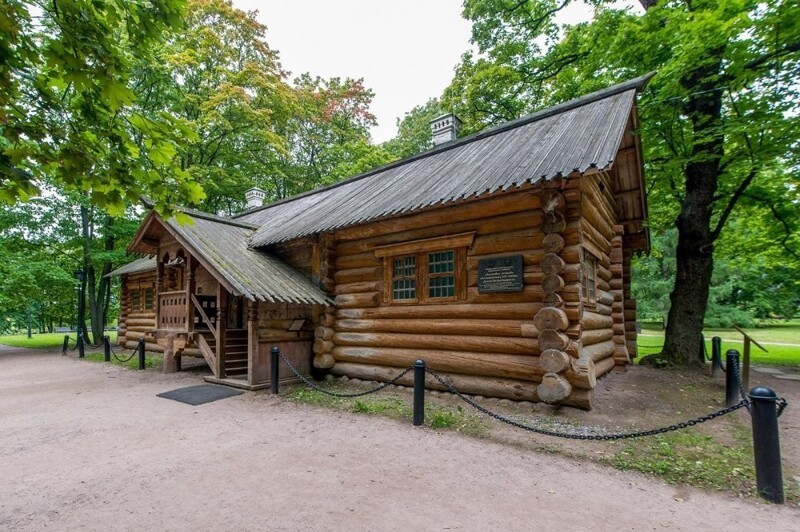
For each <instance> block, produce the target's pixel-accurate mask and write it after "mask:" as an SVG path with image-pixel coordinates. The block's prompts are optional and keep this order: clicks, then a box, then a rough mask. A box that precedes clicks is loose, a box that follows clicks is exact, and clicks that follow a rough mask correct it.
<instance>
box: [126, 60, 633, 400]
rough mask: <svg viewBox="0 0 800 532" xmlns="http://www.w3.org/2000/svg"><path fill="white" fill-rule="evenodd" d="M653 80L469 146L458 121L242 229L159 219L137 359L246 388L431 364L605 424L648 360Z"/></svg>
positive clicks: (134, 313) (220, 222) (139, 246)
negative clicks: (612, 401) (643, 116)
mask: <svg viewBox="0 0 800 532" xmlns="http://www.w3.org/2000/svg"><path fill="white" fill-rule="evenodd" d="M647 79H648V77H647V76H645V77H642V78H638V79H634V80H631V81H629V82H626V83H622V84H619V85H615V86H612V87H608V88H606V89H604V90H601V91H599V92H595V93H592V94H588V95H586V96H583V97H581V98H578V99H575V100H572V101H569V102H566V103H563V104H560V105H557V106H555V107H552V108H549V109H545V110H543V111H540V112H537V113H535V114H532V115H529V116H526V117H523V118H521V119H518V120H515V121H512V122H509V123H506V124H502V125H500V126H497V127H494V128H491V129H488V130H485V131H482V132H480V133H478V134H474V135H470V136H466V137H464V138H457V133H458V127H459V122H458V119H457V118H456V117H455V116H454V115H452V114H451V115H445V116H443V117H440V118H439V119H436V120H434V121H433V122H432V129H433V135H434V142H435V146H434V147H433V148H432V149H430V150H428V151H426V152H423V153H421V154H418V155H415V156H412V157H409V158H406V159H404V160H401V161H398V162H395V163H393V164H389V165H387V166H385V167H382V168H379V169H377V170H374V171H371V172H368V173H365V174H363V175H359V176H356V177H354V178H352V179H349V180H346V181H342V182H340V183H337V184H334V185H331V186H328V187H325V188H320V189H317V190H313V191H311V192H307V193H304V194H300V195H298V196H295V197H291V198H288V199H284V200H281V201H278V202H275V203H272V204H268V205H263V206H262V205H260V200H261V199H262V198H263V197H264V193H263V192H262V191H259V190H257V189H254V190H252V191H251V192H250V193H248V202H249V207H250V208H249V209H248V210H247V211H245V212H243V213H241V214H238V215H236V216H233V217H220V216H216V215H213V214H208V213H202V212H197V211H193V210H189V209H185V210H183V212H184V213H185V214H186V215H187V216H188V217H190V218H191V220H192V223H190V224H184V225H182V224H180V223H178V222H177V221H176V220H175V219H174V218H172V219H164V218H162V217H161V216H159V215H158V214H156V213H155V212H154V211H153V212H150V214H149V215H148V216H147V217H146V218H145V220H144V221H143V223H142V225H141V227H140V228H139V230H138V232H137V234H136V236H135V238H134V240H133V242H132V243H131V245H130V247H129V250H130V251H131V252H134V253H138V254H143V255H147V256H149V257H150V258H142V259H139V260H136V261H134V262H132V263H130V264H128V265H126V266H124V267H122V268H120V269H119V270H117V271H116V272H114V273H113V274H114V275H120V276H121V277H122V288H121V292H122V293H121V302H122V304H121V310H120V330H119V342H120V344H121V345H124V346H126V347H129V348H130V347H134V346H135V345H136V343H137V342H138V341H139V340H140V339H142V338H143V339H144V340H145V342H146V344H147V347H148V349H152V350H156V351H162V352H164V355H165V369H166V370H167V371H174V370H177V369H179V367H180V357H181V356H197V357H203V358H204V359H205V360H206V361H207V362H208V365H209V367H210V368H211V371H212V372H213V376H210V377H208V378H207V379H208V380H210V381H212V382H217V383H222V384H229V385H233V386H239V387H244V388H248V389H259V388H261V387H266V386H268V385H269V382H270V379H271V378H272V376H271V375H270V368H269V351H270V348H271V347H273V346H278V347H279V348H280V349H281V351H282V352H283V353H284V354H285V355H286V356H287V358H288V359H289V360H290V361H291V363H292V364H293V365H295V367H296V368H298V370H300V371H301V372H304V373H309V372H311V371H312V369H316V370H319V371H325V372H330V373H332V374H334V375H344V376H349V377H351V378H358V379H365V380H370V381H387V380H389V379H391V378H393V377H394V376H396V375H397V374H398V373H399V372H400V371H401V370H402V369H404V368H406V367H408V366H409V365H411V364H413V363H414V361H415V360H417V359H423V360H425V361H426V363H427V364H428V365H429V366H430V367H431V368H433V369H434V370H436V371H437V372H438V373H439V374H440V375H442V376H443V377H444V378H445V379H447V381H448V382H449V383H450V384H451V385H452V386H454V387H455V388H457V389H459V390H460V391H462V392H464V393H467V394H476V395H482V396H491V397H501V398H509V399H513V400H527V401H544V402H548V403H557V404H565V405H571V406H577V407H580V408H585V409H589V408H591V405H592V395H593V390H594V388H595V386H596V383H597V379H598V378H600V377H602V376H603V375H604V374H606V373H608V372H609V371H612V370H613V369H614V368H623V367H624V366H625V365H627V364H629V363H630V362H631V360H632V359H633V358H634V357H636V354H637V353H636V303H635V301H634V300H633V299H632V297H631V291H630V286H631V257H632V256H633V254H634V253H639V252H646V251H648V248H649V234H648V230H647V226H646V224H645V220H646V217H647V205H646V199H645V188H644V182H643V163H642V151H641V143H640V139H639V137H638V136H637V134H636V132H637V128H638V114H637V109H636V97H637V94H638V92H639V91H641V89H642V88H643V86H644V84H645V83H646V81H647ZM290 377H291V375H290V373H289V372H288V370H287V368H285V367H282V369H281V371H280V374H279V375H277V376H276V378H278V379H279V380H282V379H288V378H290ZM407 377H408V379H407V380H406V381H401V384H402V383H406V384H408V383H410V379H411V376H410V375H407ZM427 385H428V386H429V387H430V388H434V389H437V388H438V389H441V385H440V384H439V383H438V382H436V381H433V380H429V381H428V383H427Z"/></svg>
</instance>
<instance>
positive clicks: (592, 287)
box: [582, 253, 597, 303]
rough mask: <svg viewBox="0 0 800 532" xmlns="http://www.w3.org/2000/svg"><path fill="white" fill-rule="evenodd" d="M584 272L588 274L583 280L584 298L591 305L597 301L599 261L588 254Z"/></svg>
mask: <svg viewBox="0 0 800 532" xmlns="http://www.w3.org/2000/svg"><path fill="white" fill-rule="evenodd" d="M583 263H584V266H585V268H584V270H585V272H586V274H585V276H584V279H583V289H582V292H583V294H582V295H583V298H584V299H585V300H587V301H589V302H590V303H593V302H595V301H596V300H597V259H595V258H594V256H593V255H589V254H588V253H587V254H585V255H584V260H583Z"/></svg>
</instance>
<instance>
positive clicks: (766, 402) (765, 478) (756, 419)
mask: <svg viewBox="0 0 800 532" xmlns="http://www.w3.org/2000/svg"><path fill="white" fill-rule="evenodd" d="M750 399H751V401H752V411H751V414H752V417H753V454H754V455H755V462H756V488H757V490H758V494H759V495H760V496H761V498H763V499H765V500H768V501H769V502H774V503H777V504H783V474H782V473H781V445H780V441H779V438H778V411H777V408H776V406H777V405H776V401H777V399H778V396H777V395H776V394H775V392H774V391H773V390H771V389H770V388H767V387H766V386H756V387H755V388H753V389H752V390H750Z"/></svg>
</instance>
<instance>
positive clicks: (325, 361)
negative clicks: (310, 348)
mask: <svg viewBox="0 0 800 532" xmlns="http://www.w3.org/2000/svg"><path fill="white" fill-rule="evenodd" d="M334 364H336V359H335V358H333V355H331V354H330V353H322V354H318V355H316V356H315V357H314V367H316V368H319V369H330V368H332V367H333V366H334Z"/></svg>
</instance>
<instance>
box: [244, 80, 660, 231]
mask: <svg viewBox="0 0 800 532" xmlns="http://www.w3.org/2000/svg"><path fill="white" fill-rule="evenodd" d="M654 75H655V72H650V73H648V74H645V75H644V76H639V77H638V78H634V79H632V80H628V81H625V82H622V83H618V84H616V85H612V86H610V87H606V88H605V89H601V90H599V91H595V92H592V93H589V94H585V95H583V96H579V97H578V98H573V99H572V100H568V101H566V102H563V103H560V104H556V105H553V106H551V107H546V108H544V109H541V110H539V111H536V112H534V113H531V114H529V115H526V116H523V117H520V118H517V119H515V120H511V121H509V122H505V123H503V124H499V125H497V126H492V127H490V128H487V129H483V130H481V131H478V132H477V133H473V134H472V135H468V136H466V137H463V138H460V139H457V140H455V141H453V142H448V143H446V144H442V145H440V146H436V147H433V148H431V149H429V150H427V151H424V152H420V153H417V154H415V155H411V156H410V157H406V158H404V159H399V160H397V161H394V162H391V163H389V164H386V165H383V166H380V167H378V168H374V169H372V170H370V171H368V172H364V173H363V174H359V175H356V176H353V177H351V178H349V179H345V180H343V181H339V182H338V183H333V184H332V185H327V186H324V187H320V188H315V189H313V190H309V191H306V192H302V193H300V194H297V195H294V196H290V197H288V198H283V199H281V200H278V201H275V202H273V203H269V204H267V205H262V206H261V207H256V208H253V209H250V210H248V211H244V212H241V213H238V214H234V215H233V216H231V217H230V218H229V219H230V220H233V219H236V218H240V217H242V216H247V215H249V214H253V213H256V212H260V211H264V210H267V209H269V208H271V207H276V206H278V205H283V204H285V203H289V202H292V201H295V200H298V199H301V198H306V197H308V196H313V195H315V194H319V193H322V192H325V191H327V190H332V189H335V188H338V187H341V186H344V185H347V184H349V183H353V182H356V181H360V180H362V179H366V178H368V177H370V176H372V175H375V174H378V173H381V172H384V171H386V170H389V169H392V168H396V167H398V166H403V165H405V164H408V163H410V162H412V161H417V160H420V159H424V158H426V157H430V156H432V155H435V154H438V153H442V152H445V151H448V150H452V149H454V148H457V147H459V146H463V145H465V144H469V143H472V142H475V141H478V140H481V139H485V138H487V137H491V136H494V135H497V134H499V133H503V132H505V131H508V130H511V129H515V128H518V127H521V126H524V125H527V124H530V123H533V122H537V121H539V120H543V119H545V118H548V117H551V116H553V115H556V114H561V113H564V112H567V111H570V110H572V109H576V108H578V107H582V106H584V105H588V104H590V103H593V102H596V101H598V100H602V99H605V98H609V97H611V96H615V95H617V94H619V93H621V92H627V91H629V90H634V89H635V90H637V91H641V90H642V88H644V86H645V84H646V83H647V82H648V81H649V80H650V78H652V77H653V76H654ZM255 228H256V229H259V227H258V226H255Z"/></svg>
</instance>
